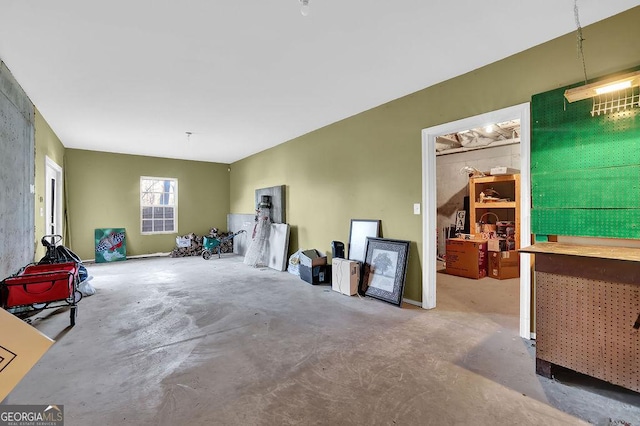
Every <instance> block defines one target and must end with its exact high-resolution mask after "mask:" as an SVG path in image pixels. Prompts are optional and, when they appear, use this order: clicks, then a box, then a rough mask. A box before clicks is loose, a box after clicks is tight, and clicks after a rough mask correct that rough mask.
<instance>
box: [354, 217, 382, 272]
mask: <svg viewBox="0 0 640 426" xmlns="http://www.w3.org/2000/svg"><path fill="white" fill-rule="evenodd" d="M379 236H380V220H368V219H351V228H350V230H349V260H357V261H359V262H364V256H365V250H366V248H367V237H374V238H377V237H379Z"/></svg>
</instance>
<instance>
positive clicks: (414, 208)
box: [413, 203, 420, 214]
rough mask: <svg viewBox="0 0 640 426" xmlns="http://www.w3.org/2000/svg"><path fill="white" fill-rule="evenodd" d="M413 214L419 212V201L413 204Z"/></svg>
mask: <svg viewBox="0 0 640 426" xmlns="http://www.w3.org/2000/svg"><path fill="white" fill-rule="evenodd" d="M413 214H420V203H415V204H414V205H413Z"/></svg>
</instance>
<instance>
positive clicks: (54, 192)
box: [44, 157, 63, 235]
mask: <svg viewBox="0 0 640 426" xmlns="http://www.w3.org/2000/svg"><path fill="white" fill-rule="evenodd" d="M62 188H63V186H62V167H60V166H59V165H58V164H57V163H56V162H55V161H53V160H52V159H51V158H49V157H45V200H44V205H45V207H44V216H45V234H50V235H63V233H62V200H63V198H62Z"/></svg>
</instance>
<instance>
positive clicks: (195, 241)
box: [169, 228, 233, 257]
mask: <svg viewBox="0 0 640 426" xmlns="http://www.w3.org/2000/svg"><path fill="white" fill-rule="evenodd" d="M229 235H231V232H218V228H211V229H210V230H209V235H196V234H194V233H190V234H186V235H182V236H178V237H176V247H175V248H174V249H173V251H171V253H170V254H169V256H170V257H187V256H201V255H202V245H203V240H204V237H205V236H206V237H207V238H218V239H220V240H222V239H224V238H225V237H227V236H229ZM216 250H217V249H216ZM220 252H221V253H233V239H229V240H227V241H222V242H221V243H220Z"/></svg>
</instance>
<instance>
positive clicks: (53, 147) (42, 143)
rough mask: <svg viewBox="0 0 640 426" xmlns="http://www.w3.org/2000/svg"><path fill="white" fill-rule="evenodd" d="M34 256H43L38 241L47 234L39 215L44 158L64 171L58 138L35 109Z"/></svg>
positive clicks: (61, 148) (42, 206)
mask: <svg viewBox="0 0 640 426" xmlns="http://www.w3.org/2000/svg"><path fill="white" fill-rule="evenodd" d="M35 116H36V117H35V118H36V120H35V122H36V124H35V139H36V140H35V147H36V154H35V180H34V182H35V189H36V193H35V214H34V217H35V256H34V260H39V259H40V258H42V256H44V253H45V250H44V247H43V246H42V244H41V243H40V239H41V238H42V236H43V235H45V234H47V233H48V232H46V230H45V226H46V220H45V217H44V216H41V215H40V209H45V205H44V201H45V200H44V197H45V157H49V158H51V159H52V160H53V161H54V162H55V163H56V164H57V165H59V166H60V167H62V168H63V170H64V151H65V149H64V146H63V145H62V142H60V139H58V136H56V134H55V133H53V130H51V127H49V124H48V123H47V122H46V120H45V119H44V118H43V117H42V114H40V111H38V110H37V109H36V114H35Z"/></svg>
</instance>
